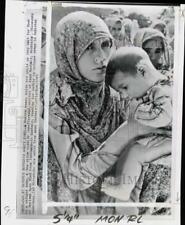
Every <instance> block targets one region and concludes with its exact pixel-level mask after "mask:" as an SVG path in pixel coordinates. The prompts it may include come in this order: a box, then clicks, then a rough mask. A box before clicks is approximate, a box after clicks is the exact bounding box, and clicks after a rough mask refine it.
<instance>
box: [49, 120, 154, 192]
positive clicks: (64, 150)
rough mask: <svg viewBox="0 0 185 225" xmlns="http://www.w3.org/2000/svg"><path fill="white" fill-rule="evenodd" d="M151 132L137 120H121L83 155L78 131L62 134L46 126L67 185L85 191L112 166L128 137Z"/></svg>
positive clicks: (129, 138)
mask: <svg viewBox="0 0 185 225" xmlns="http://www.w3.org/2000/svg"><path fill="white" fill-rule="evenodd" d="M152 131H153V129H151V128H148V127H146V126H143V125H141V124H138V123H137V122H136V121H135V122H134V121H133V122H130V123H124V124H122V125H121V126H120V127H119V128H118V129H117V130H116V131H115V132H114V133H113V134H112V135H111V136H110V137H109V138H108V139H107V140H106V142H104V143H103V144H102V145H101V146H100V147H99V148H98V149H97V150H95V151H93V152H92V153H90V154H87V155H85V156H84V155H83V154H82V153H81V151H80V149H79V148H78V146H77V145H76V141H75V139H76V138H78V135H77V134H73V135H64V134H61V133H60V132H58V131H57V130H56V129H54V128H52V127H51V126H49V139H50V143H51V145H52V147H53V149H54V152H55V154H56V158H57V160H58V163H59V165H60V167H61V169H62V172H63V174H64V179H65V181H66V183H67V184H68V186H69V187H70V188H71V189H74V190H84V189H87V188H88V187H90V186H91V185H93V184H94V183H95V182H96V179H97V178H98V177H99V176H101V175H102V174H103V173H104V172H105V171H106V170H107V169H109V168H110V167H111V166H113V165H114V163H115V162H116V161H117V159H118V157H119V155H120V153H121V152H122V150H123V149H124V148H125V147H126V146H127V144H128V143H129V142H130V141H131V140H134V138H136V137H137V136H138V135H144V134H146V133H149V132H152Z"/></svg>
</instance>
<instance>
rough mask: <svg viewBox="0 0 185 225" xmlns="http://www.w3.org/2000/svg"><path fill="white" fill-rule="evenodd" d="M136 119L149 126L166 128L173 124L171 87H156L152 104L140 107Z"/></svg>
mask: <svg viewBox="0 0 185 225" xmlns="http://www.w3.org/2000/svg"><path fill="white" fill-rule="evenodd" d="M135 119H136V120H137V121H138V122H140V123H142V124H145V125H147V126H151V127H156V128H158V127H165V126H168V125H170V123H171V122H172V100H171V96H170V94H169V87H164V88H163V89H162V87H154V88H153V89H152V92H151V94H150V102H148V103H143V104H141V105H139V106H138V108H137V110H136V113H135Z"/></svg>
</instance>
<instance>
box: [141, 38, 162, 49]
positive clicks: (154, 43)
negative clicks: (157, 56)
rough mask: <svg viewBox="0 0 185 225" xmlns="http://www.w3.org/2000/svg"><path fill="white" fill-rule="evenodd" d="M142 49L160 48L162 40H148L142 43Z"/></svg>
mask: <svg viewBox="0 0 185 225" xmlns="http://www.w3.org/2000/svg"><path fill="white" fill-rule="evenodd" d="M143 47H144V48H162V47H163V40H162V39H161V38H160V37H155V38H152V39H150V40H147V41H146V42H144V43H143Z"/></svg>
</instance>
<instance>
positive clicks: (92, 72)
mask: <svg viewBox="0 0 185 225" xmlns="http://www.w3.org/2000/svg"><path fill="white" fill-rule="evenodd" d="M111 52H112V41H111V40H110V39H109V38H99V39H97V40H95V41H94V42H93V43H91V44H90V45H89V46H88V47H87V48H86V50H85V51H84V53H83V54H82V55H81V57H80V58H79V60H78V63H77V65H78V69H79V72H80V74H81V75H82V76H83V77H85V78H86V79H88V80H90V81H94V82H101V81H103V80H104V79H105V73H106V68H107V63H108V61H109V59H110V56H111Z"/></svg>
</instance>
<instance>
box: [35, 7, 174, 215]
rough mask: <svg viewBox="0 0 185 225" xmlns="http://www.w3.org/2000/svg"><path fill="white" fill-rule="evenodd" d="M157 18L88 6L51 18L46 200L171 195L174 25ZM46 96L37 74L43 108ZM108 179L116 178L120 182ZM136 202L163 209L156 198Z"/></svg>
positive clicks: (85, 209)
mask: <svg viewBox="0 0 185 225" xmlns="http://www.w3.org/2000/svg"><path fill="white" fill-rule="evenodd" d="M164 25H165V24H164V23H162V24H161V25H160V23H155V24H152V25H151V27H147V28H141V29H140V28H139V27H138V26H137V22H136V21H131V20H130V19H128V18H120V17H119V16H118V15H110V16H108V17H107V18H105V19H104V21H103V20H102V19H101V18H99V17H98V16H95V15H93V14H91V13H88V12H85V11H77V12H73V13H69V14H68V15H67V16H65V17H63V18H62V19H61V20H60V21H59V22H58V24H57V27H56V33H55V36H54V49H55V57H56V68H55V69H54V70H53V71H52V72H51V74H50V93H49V130H48V146H49V147H48V177H47V179H48V200H49V201H55V202H82V203H101V202H103V203H110V202H112V203H114V202H117V201H118V202H120V201H124V202H125V201H126V202H170V183H171V182H170V177H171V164H170V157H171V123H172V96H171V87H172V78H173V76H172V75H171V74H172V73H173V71H172V70H173V63H172V62H173V60H172V57H173V44H172V42H173V41H174V40H173V36H174V34H173V28H172V27H173V26H172V25H170V26H164ZM168 28H169V30H168ZM43 96H44V82H43V83H42V86H41V105H42V107H40V109H41V110H43V108H44V107H43V105H44V104H45V100H44V97H43ZM40 115H41V116H40V145H39V147H40V148H39V163H38V193H42V183H43V179H42V171H43V142H44V141H43V139H44V129H43V120H44V112H43V111H42V112H41V113H40ZM125 175H126V176H125ZM127 176H128V177H129V178H131V179H132V178H133V177H137V179H136V180H135V182H132V183H128V180H126V181H125V180H124V182H123V183H121V180H122V179H120V177H121V178H123V177H127ZM110 178H119V179H118V180H119V181H118V180H117V181H116V182H118V183H119V184H117V183H116V182H115V179H113V180H114V182H113V183H110ZM122 181H123V180H122ZM132 181H133V180H132ZM38 195H39V194H38ZM52 210H53V211H55V210H56V212H60V213H61V212H64V211H65V210H68V211H69V212H78V213H80V214H81V215H92V214H93V215H94V214H116V213H122V214H124V212H125V211H124V210H125V209H124V207H123V208H120V207H119V208H118V207H113V206H112V207H101V206H86V205H85V204H84V205H82V206H78V207H75V206H70V207H69V206H68V207H57V208H56V207H54V208H50V212H52V213H53V211H52ZM134 210H135V209H134ZM137 210H138V211H137V213H139V214H147V213H150V214H152V215H156V214H169V213H170V210H169V208H160V207H159V208H155V207H152V208H148V207H142V208H139V209H137Z"/></svg>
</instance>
